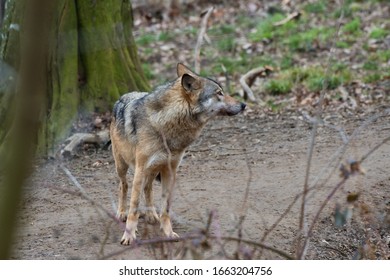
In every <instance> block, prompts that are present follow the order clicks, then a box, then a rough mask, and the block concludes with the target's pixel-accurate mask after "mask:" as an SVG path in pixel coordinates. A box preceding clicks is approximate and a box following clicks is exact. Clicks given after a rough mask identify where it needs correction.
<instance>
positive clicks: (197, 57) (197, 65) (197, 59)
mask: <svg viewBox="0 0 390 280" xmlns="http://www.w3.org/2000/svg"><path fill="white" fill-rule="evenodd" d="M213 9H214V7H210V8H209V9H208V10H207V13H206V14H205V15H204V16H203V19H202V22H201V28H200V30H199V34H198V40H197V41H196V46H195V54H194V60H195V67H194V68H195V72H196V73H199V72H200V48H201V45H202V42H203V39H204V37H205V34H206V29H207V21H208V20H209V17H210V15H211V12H212V11H213Z"/></svg>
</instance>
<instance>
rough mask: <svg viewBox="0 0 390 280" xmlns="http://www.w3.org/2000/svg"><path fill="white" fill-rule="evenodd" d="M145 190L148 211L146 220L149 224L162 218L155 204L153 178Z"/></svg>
mask: <svg viewBox="0 0 390 280" xmlns="http://www.w3.org/2000/svg"><path fill="white" fill-rule="evenodd" d="M144 192H145V203H146V212H145V220H146V222H147V223H149V224H155V223H157V222H158V221H159V220H160V219H159V217H158V215H157V212H156V208H155V207H154V204H153V200H154V199H153V181H152V180H151V181H150V182H149V183H148V184H147V185H146V186H145V189H144Z"/></svg>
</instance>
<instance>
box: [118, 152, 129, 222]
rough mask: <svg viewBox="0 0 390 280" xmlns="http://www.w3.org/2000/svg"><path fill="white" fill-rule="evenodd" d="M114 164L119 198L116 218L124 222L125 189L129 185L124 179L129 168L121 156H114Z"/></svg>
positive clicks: (126, 189)
mask: <svg viewBox="0 0 390 280" xmlns="http://www.w3.org/2000/svg"><path fill="white" fill-rule="evenodd" d="M115 166H116V172H117V174H118V177H119V180H120V182H119V200H118V211H117V214H116V216H117V218H118V219H119V220H120V221H122V222H126V218H127V216H126V200H127V191H128V189H129V185H128V184H127V180H126V173H127V170H128V169H129V166H128V165H127V163H125V162H124V160H123V159H121V158H115Z"/></svg>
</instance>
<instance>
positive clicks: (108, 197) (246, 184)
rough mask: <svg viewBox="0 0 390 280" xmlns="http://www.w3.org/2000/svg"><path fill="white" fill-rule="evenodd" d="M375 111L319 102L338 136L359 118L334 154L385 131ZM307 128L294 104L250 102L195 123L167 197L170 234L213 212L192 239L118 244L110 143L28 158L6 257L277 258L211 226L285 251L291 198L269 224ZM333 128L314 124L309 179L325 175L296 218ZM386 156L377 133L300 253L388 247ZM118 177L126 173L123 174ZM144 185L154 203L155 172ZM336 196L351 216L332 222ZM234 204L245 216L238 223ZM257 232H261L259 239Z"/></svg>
mask: <svg viewBox="0 0 390 280" xmlns="http://www.w3.org/2000/svg"><path fill="white" fill-rule="evenodd" d="M381 112H382V113H384V112H385V109H384V108H383V107H377V108H375V109H374V110H372V112H371V113H368V114H365V117H364V118H363V117H358V115H357V114H355V115H351V116H349V117H347V118H343V117H341V115H340V114H331V113H329V114H328V116H327V117H325V119H328V120H330V121H331V122H332V123H333V124H334V125H336V126H337V127H339V128H343V129H344V130H345V133H346V134H347V135H348V136H350V135H352V133H353V132H354V130H355V129H357V128H358V127H361V126H362V125H363V127H362V129H361V130H360V132H359V133H357V134H356V138H354V140H353V141H351V142H350V144H349V145H348V149H347V150H346V151H345V154H344V156H343V162H344V159H350V160H351V159H355V160H359V159H360V158H361V157H362V156H363V155H364V154H366V153H367V152H368V151H369V150H371V149H372V148H374V147H375V146H376V145H377V144H379V143H380V142H381V141H382V140H383V139H385V138H386V137H389V133H390V125H389V123H390V122H389V121H390V116H389V114H387V116H384V117H380V118H378V119H377V120H376V121H373V122H370V120H372V117H373V116H376V115H378V114H380V113H381ZM387 112H388V111H387ZM366 113H367V112H366ZM330 121H329V123H330ZM364 125H365V126H364ZM311 132H312V125H311V124H310V123H308V122H306V121H304V120H303V118H302V116H301V114H298V113H296V112H285V113H283V114H278V115H276V114H275V115H273V114H270V113H267V114H264V113H263V112H261V111H259V110H258V109H253V110H248V112H247V113H246V114H245V115H240V116H236V117H231V118H218V119H216V120H214V121H213V122H211V123H210V124H209V125H208V126H207V127H206V129H205V131H204V132H203V134H202V136H201V137H200V139H199V140H198V141H197V142H196V143H194V145H192V146H191V147H190V149H189V151H188V153H187V155H186V156H185V158H184V160H183V162H182V165H181V168H180V170H179V172H178V182H177V187H176V189H175V191H174V197H173V202H172V211H173V212H172V216H173V218H174V230H175V231H176V232H177V233H178V234H179V235H181V236H187V235H188V234H189V233H192V232H197V231H199V229H204V228H206V225H207V221H208V219H209V216H210V212H212V213H213V219H212V222H211V226H210V234H211V235H213V236H214V239H211V238H209V239H205V240H203V241H202V240H199V239H188V240H184V241H180V242H175V243H169V244H154V245H144V246H139V247H136V248H133V247H132V248H129V247H124V246H121V245H120V244H119V240H120V238H121V236H122V233H123V224H120V223H118V222H116V221H115V219H113V218H112V217H110V215H115V211H116V209H115V208H116V201H117V198H116V196H117V184H118V179H117V177H116V174H115V168H114V162H113V158H112V155H111V151H110V150H106V151H104V150H101V149H95V148H93V147H87V148H85V149H82V150H81V151H80V155H79V157H77V158H75V159H72V160H68V161H63V160H60V159H51V160H41V161H38V162H37V163H36V166H35V167H34V169H35V173H34V176H33V177H32V178H31V180H30V182H29V183H28V184H27V187H26V195H25V198H24V201H23V204H22V212H21V215H20V221H19V222H20V230H19V232H18V234H17V238H16V240H15V244H14V245H15V246H14V254H13V258H15V259H73V258H76V259H98V258H112V259H160V258H171V257H176V258H190V259H193V258H216V259H224V258H256V259H258V258H261V259H279V258H283V257H281V256H280V255H278V254H276V253H272V252H270V251H268V250H264V251H262V250H260V249H258V248H257V247H256V245H253V244H252V245H249V244H248V243H244V242H241V243H238V242H237V241H226V239H223V237H233V238H238V239H243V240H250V241H252V242H255V243H260V242H262V243H265V244H267V245H269V246H271V247H274V248H277V249H279V250H282V251H284V252H286V253H288V254H291V255H293V256H294V252H295V248H296V247H295V244H296V236H297V233H298V224H299V215H300V205H301V200H300V199H299V200H298V202H297V203H296V204H294V206H293V207H292V208H291V210H290V211H289V212H288V214H286V215H285V216H284V218H283V219H282V220H281V222H280V224H279V225H277V226H276V227H275V228H274V229H273V230H272V231H269V229H270V228H271V227H272V225H273V224H274V223H275V222H276V221H277V219H278V218H279V217H281V216H282V215H284V214H283V213H284V212H285V211H286V209H287V207H288V206H289V205H290V203H291V202H293V200H294V198H295V196H296V195H297V194H299V193H301V192H302V189H303V184H304V178H305V172H306V165H307V151H308V147H309V140H310V135H311ZM340 135H341V134H340V133H339V131H337V130H334V129H331V128H329V127H326V126H321V127H320V128H319V131H318V135H317V138H316V144H315V146H314V155H313V160H312V163H311V169H310V178H309V184H310V186H313V185H314V182H315V180H316V179H317V178H319V177H320V178H322V179H324V178H325V179H324V180H320V184H318V185H319V187H318V188H316V189H315V190H314V191H312V192H310V193H309V196H308V201H307V217H306V225H307V227H309V226H310V225H311V224H312V221H313V217H314V215H315V214H316V213H317V211H318V209H319V207H320V205H321V204H322V203H323V201H325V200H326V196H327V195H328V194H329V193H330V192H331V190H332V189H333V188H334V187H335V186H336V185H337V183H339V182H340V181H341V178H340V176H339V170H338V167H339V161H338V160H337V159H335V158H333V157H334V156H335V155H339V154H340V152H339V151H340V147H342V146H343V141H342V138H341V137H340ZM60 165H63V166H65V167H66V168H68V169H69V171H70V172H71V173H72V175H73V176H74V178H75V179H77V181H78V183H79V184H80V185H81V187H82V188H83V191H84V192H85V194H86V196H88V197H89V199H90V200H87V199H85V198H83V197H81V196H80V195H79V194H80V191H79V189H77V188H76V187H75V185H74V183H72V182H71V180H70V178H69V176H67V175H66V174H65V172H64V170H63V169H62V168H61V167H60ZM328 166H330V167H331V168H330V170H329V169H328V170H327V169H326V168H327V167H328ZM389 166H390V144H389V143H385V144H384V145H382V146H381V147H380V148H379V149H377V150H376V151H375V152H374V153H372V154H371V155H370V156H369V157H368V158H367V159H366V160H365V161H364V162H363V163H362V167H363V168H364V170H365V175H361V174H358V175H354V176H352V177H351V178H349V179H348V180H347V182H346V183H345V184H344V185H343V187H342V188H341V189H340V190H339V191H338V192H337V193H336V196H335V197H332V198H331V199H330V200H329V203H328V205H327V207H325V209H324V211H323V212H322V213H321V215H320V216H319V218H318V220H317V223H316V226H315V227H314V230H313V235H312V238H311V239H310V243H309V246H308V249H307V252H306V258H309V259H353V258H371V259H388V258H389V255H390V253H389V252H390V249H389V246H390V234H389V228H390V175H389ZM326 170H327V171H326ZM329 174H331V175H330V178H329V179H327V177H328V175H329ZM128 178H129V180H131V178H132V174H129V176H128ZM321 182H324V183H321ZM155 191H156V195H155V201H156V206H157V209H159V208H158V205H159V201H160V198H159V196H160V195H159V194H160V185H159V184H158V183H156V184H155ZM355 194H358V195H359V196H358V198H357V200H355V201H351V202H350V203H347V198H350V200H354V199H351V197H355V196H354V195H355ZM336 205H338V207H339V208H340V209H341V210H340V211H341V212H342V210H343V209H344V208H346V207H347V208H348V207H349V209H352V208H353V215H352V217H351V218H350V219H348V220H347V222H346V224H345V225H344V226H341V227H336V226H335V223H334V217H335V209H336ZM102 208H104V209H106V210H107V211H108V213H109V214H110V215H108V214H107V213H106V212H104V211H103V210H102ZM240 215H244V216H245V219H244V221H243V224H242V226H241V227H240V226H239V217H240ZM240 228H241V229H242V230H239V229H240ZM265 232H268V233H269V234H268V235H267V237H266V239H265V240H264V239H263V237H264V233H265ZM139 236H140V239H141V240H156V238H157V239H158V238H159V236H161V232H160V231H159V226H158V225H154V226H151V225H146V224H145V222H144V221H143V220H142V219H141V221H140V224H139ZM255 248H257V249H255ZM123 249H126V250H123Z"/></svg>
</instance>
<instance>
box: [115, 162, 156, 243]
mask: <svg viewBox="0 0 390 280" xmlns="http://www.w3.org/2000/svg"><path fill="white" fill-rule="evenodd" d="M154 177H155V176H152V175H151V174H148V173H147V172H146V171H145V170H143V169H142V168H139V167H136V168H135V172H134V181H133V187H132V189H131V198H130V209H129V214H128V215H127V220H126V230H125V232H124V234H123V236H122V240H121V244H123V245H129V244H131V243H132V242H133V241H134V240H135V239H136V236H135V233H136V231H137V225H138V218H139V214H140V213H139V203H140V196H141V192H142V191H143V190H144V188H145V186H147V185H149V184H152V182H153V180H154Z"/></svg>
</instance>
